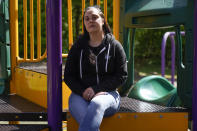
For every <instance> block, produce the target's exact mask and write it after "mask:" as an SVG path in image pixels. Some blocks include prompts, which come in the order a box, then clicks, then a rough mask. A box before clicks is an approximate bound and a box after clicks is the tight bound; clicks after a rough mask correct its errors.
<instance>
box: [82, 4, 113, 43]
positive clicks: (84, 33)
mask: <svg viewBox="0 0 197 131" xmlns="http://www.w3.org/2000/svg"><path fill="white" fill-rule="evenodd" d="M90 8H95V9H97V10H98V11H99V15H100V16H101V18H103V20H104V24H103V31H104V33H105V34H107V33H111V28H110V26H109V24H108V23H107V21H106V19H105V16H104V14H103V12H102V11H101V9H100V7H99V6H98V5H94V6H89V7H87V8H86V9H85V11H84V13H83V29H84V32H83V36H84V37H86V38H88V39H89V37H90V36H89V33H88V31H87V30H86V27H85V24H84V16H85V13H86V11H88V10H89V9H90Z"/></svg>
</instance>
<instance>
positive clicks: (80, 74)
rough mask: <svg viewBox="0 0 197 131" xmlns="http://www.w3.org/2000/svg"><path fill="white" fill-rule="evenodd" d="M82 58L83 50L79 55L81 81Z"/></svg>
mask: <svg viewBox="0 0 197 131" xmlns="http://www.w3.org/2000/svg"><path fill="white" fill-rule="evenodd" d="M82 57H83V50H81V55H80V78H81V79H82V64H81V62H82Z"/></svg>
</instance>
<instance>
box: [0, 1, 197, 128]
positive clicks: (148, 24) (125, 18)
mask: <svg viewBox="0 0 197 131" xmlns="http://www.w3.org/2000/svg"><path fill="white" fill-rule="evenodd" d="M32 1H33V0H32ZM32 1H30V3H31V4H30V5H31V6H30V14H31V16H30V19H31V20H30V21H32V20H33V7H32V6H33V2H32ZM9 2H10V1H8V0H3V1H2V0H1V1H0V7H3V8H2V10H3V11H2V10H1V12H0V13H1V19H0V20H1V21H0V22H1V25H0V26H1V27H2V28H1V29H2V30H1V35H0V38H1V39H0V40H1V44H0V45H1V52H0V60H1V64H0V67H1V68H0V71H1V72H0V78H1V79H0V80H1V81H0V82H1V83H0V88H1V89H0V91H1V92H3V91H4V92H6V91H7V89H8V88H10V89H9V94H10V93H11V94H13V93H16V95H12V96H10V95H9V98H8V97H7V96H6V97H5V96H2V97H1V98H2V102H1V105H3V104H2V103H7V105H9V104H10V105H11V106H14V108H15V112H9V111H13V110H7V112H1V113H0V118H1V121H33V120H34V121H46V120H48V125H39V126H40V127H37V129H47V128H50V129H51V130H54V131H55V130H61V129H62V120H68V128H67V129H68V130H71V131H72V130H76V129H77V124H76V122H75V121H74V119H73V118H72V117H71V116H70V114H69V113H68V114H67V111H65V109H67V107H68V103H67V100H68V97H69V93H70V90H69V89H68V87H67V86H66V85H65V84H64V83H62V56H63V57H66V56H67V54H63V55H62V36H61V34H62V26H59V25H62V19H61V16H62V12H61V9H62V6H61V5H62V4H63V3H62V2H61V0H58V1H52V0H47V3H46V21H47V52H45V53H44V54H43V55H42V56H41V47H40V46H41V45H40V44H38V43H39V41H40V39H41V38H40V33H41V32H40V31H39V30H40V26H41V25H40V22H41V21H40V20H39V19H38V21H37V42H38V43H37V49H38V50H37V52H38V53H37V58H34V37H33V36H34V35H33V34H34V28H33V25H34V24H33V22H30V25H31V26H30V32H31V33H30V34H31V37H30V47H31V49H30V50H31V53H30V54H31V55H30V58H28V57H27V54H28V53H27V16H26V13H27V12H26V11H25V10H26V9H27V3H26V2H27V1H26V0H23V13H24V58H20V57H19V54H18V44H19V43H18V41H19V40H18V12H17V9H18V1H17V0H15V1H12V2H10V3H9ZM37 2H38V3H40V1H39V0H37ZM67 2H68V15H69V16H68V25H69V26H68V28H69V45H70V46H71V45H72V42H73V40H72V19H71V18H72V11H71V10H72V6H71V5H72V1H71V0H68V1H67ZM105 2H106V0H104V1H103V4H104V7H105V8H104V9H105V11H104V12H105V16H107V14H106V6H107V4H106V3H105ZM195 2H196V1H194V0H191V1H187V0H179V1H177V0H172V1H163V0H157V1H154V0H141V1H138V0H134V1H129V0H123V1H119V0H114V1H113V10H114V12H113V14H114V16H113V19H114V20H113V22H114V23H113V29H114V32H113V33H114V35H115V37H116V38H117V39H119V40H120V41H121V42H122V43H123V44H124V48H125V51H126V54H127V58H128V71H129V78H128V80H127V83H126V84H125V85H124V86H123V87H122V88H121V90H120V93H121V95H125V94H126V93H127V91H128V90H129V88H130V87H131V86H132V85H133V84H134V83H133V81H134V77H133V74H134V38H135V29H136V28H160V27H168V26H175V27H176V29H177V30H176V36H177V37H176V43H177V44H176V46H177V48H176V49H177V55H176V58H177V63H176V65H177V90H178V92H176V89H173V88H172V90H173V93H172V94H173V95H174V94H175V93H177V95H178V96H179V98H180V99H181V102H182V105H183V108H178V109H177V108H176V107H165V106H160V105H155V104H151V103H147V102H143V101H141V100H140V99H139V100H136V99H133V95H129V97H131V98H128V97H125V98H122V105H121V108H120V111H119V112H118V113H117V114H116V115H114V116H112V117H110V118H105V119H104V121H103V123H102V125H101V130H103V131H104V130H107V129H111V130H125V131H126V130H135V131H142V130H145V129H149V130H152V131H154V130H155V131H156V130H163V131H164V130H165V131H166V130H169V131H171V130H179V131H182V130H183V131H185V130H187V128H188V121H189V120H188V113H191V112H190V110H187V109H192V111H193V112H192V121H193V130H194V131H195V130H197V129H196V128H197V126H196V124H197V123H196V96H195V95H194V94H196V88H197V84H196V75H197V71H196V68H197V66H196V62H197V61H196V54H195V55H194V53H196V52H197V51H196V44H197V43H196V42H197V40H196V38H195V37H194V36H195V35H196V25H195V22H194V21H196V14H195V13H194V12H197V9H196V3H195ZM93 4H94V1H93V0H90V5H93ZM97 4H98V5H99V4H100V0H97ZM8 5H9V6H8ZM194 5H195V6H194ZM8 7H9V8H8ZM84 8H85V0H82V9H84ZM119 9H120V10H119ZM8 10H9V11H10V13H8ZM39 10H40V6H39V4H38V6H37V11H38V12H37V13H38V16H40V15H39V14H40V13H39V12H40V11H39ZM194 10H195V11H194ZM82 12H83V10H82ZM3 13H4V14H3ZM119 13H120V15H119ZM2 14H3V15H2ZM182 14H184V16H187V17H182ZM119 17H120V18H119ZM194 17H195V19H194ZM119 19H120V21H119ZM166 20H168V21H166ZM119 22H120V23H119ZM9 24H10V26H9ZM118 25H120V27H119V26H118ZM180 25H184V26H185V29H186V31H185V32H186V33H185V37H186V54H185V62H184V66H183V62H182V43H181V42H182V41H181V34H180ZM9 34H10V35H9ZM9 38H10V39H9ZM39 52H40V53H39ZM46 54H47V64H46V63H44V62H43V63H44V66H43V65H42V64H43V63H42V62H39V63H36V62H38V61H40V60H41V59H43V58H45V57H46ZM10 58H11V59H10ZM34 62H35V63H34ZM46 67H47V68H46ZM157 78H158V79H159V77H157ZM161 79H162V78H161ZM161 79H159V80H160V81H161ZM150 80H153V79H152V78H151V79H150ZM150 80H148V82H150V83H151V84H152V82H151V81H150ZM163 81H164V83H166V82H167V80H165V79H164V80H163ZM156 82H158V81H156ZM159 84H161V83H159ZM168 84H169V85H170V83H169V82H168ZM8 85H9V86H10V87H9V86H8ZM155 85H156V88H157V87H158V88H159V87H160V88H163V85H162V84H161V85H160V86H158V85H157V84H155ZM47 86H48V88H47ZM145 86H147V84H146V83H145ZM154 87H155V86H154ZM167 87H169V86H167ZM140 88H142V86H141V85H140V86H139V87H138V89H140ZM165 89H166V88H165ZM47 93H48V98H47ZM132 93H133V90H131V92H130V94H132ZM7 94H8V93H7ZM134 94H135V95H136V93H134ZM167 95H169V93H167ZM173 95H172V96H173ZM17 96H20V97H22V98H19V99H25V100H28V101H29V103H31V104H32V105H33V106H34V107H35V109H34V108H32V110H26V113H23V109H22V108H25V107H21V106H15V105H16V104H13V103H14V102H13V101H14V100H13V98H14V99H15V98H18V97H17ZM137 96H138V94H137ZM142 96H144V95H143V94H142ZM11 97H13V98H11ZM10 98H11V99H10ZM138 98H139V97H138ZM6 100H7V101H6ZM157 100H158V99H157ZM169 100H170V101H171V100H173V99H172V97H169V98H167V101H169ZM30 101H31V102H30ZM47 101H48V103H47ZM62 101H63V102H62ZM144 101H146V100H144ZM32 102H33V103H34V104H33V103H32ZM159 102H160V103H161V104H162V103H163V101H159ZM192 102H193V105H192ZM15 103H17V102H15ZM27 103H28V102H27ZM62 103H63V104H62ZM65 103H67V104H65ZM153 103H154V102H153ZM156 104H158V103H156ZM38 105H39V106H38ZM11 106H8V107H9V108H10V107H11ZM40 106H41V107H40ZM147 107H150V108H148V109H147ZM46 108H47V112H46ZM16 109H17V110H16ZM19 109H20V110H19ZM36 110H37V111H38V112H35V111H36ZM62 110H63V113H62ZM62 114H63V115H68V117H66V116H63V117H62ZM62 118H63V119H62ZM11 123H12V122H10V124H11ZM130 123H132V124H133V125H132V126H131V127H129V126H128V125H129V124H130ZM15 124H16V123H15ZM114 125H115V126H114ZM142 125H143V126H142ZM177 125H179V126H177ZM7 126H15V127H18V128H26V127H25V125H0V127H2V128H6V127H7ZM20 126H21V127H20ZM31 126H32V125H31ZM15 127H13V128H15ZM33 127H35V128H36V126H35V125H34V126H33ZM27 128H28V127H27ZM29 128H32V127H30V126H29Z"/></svg>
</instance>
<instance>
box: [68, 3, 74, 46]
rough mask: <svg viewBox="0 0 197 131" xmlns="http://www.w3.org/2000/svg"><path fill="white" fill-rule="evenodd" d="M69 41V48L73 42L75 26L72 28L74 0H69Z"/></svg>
mask: <svg viewBox="0 0 197 131" xmlns="http://www.w3.org/2000/svg"><path fill="white" fill-rule="evenodd" d="M67 5H68V33H69V38H68V43H69V49H70V48H71V46H72V44H73V28H72V1H71V0H68V4H67Z"/></svg>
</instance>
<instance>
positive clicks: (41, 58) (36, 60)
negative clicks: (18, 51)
mask: <svg viewBox="0 0 197 131" xmlns="http://www.w3.org/2000/svg"><path fill="white" fill-rule="evenodd" d="M46 57H47V51H46V50H45V52H44V54H43V55H42V56H41V57H40V58H37V59H34V60H33V61H32V60H30V59H26V60H25V59H23V58H20V57H18V59H17V62H18V63H21V62H39V61H41V60H43V59H44V58H46Z"/></svg>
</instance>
